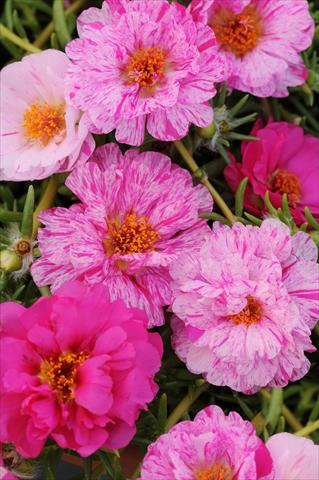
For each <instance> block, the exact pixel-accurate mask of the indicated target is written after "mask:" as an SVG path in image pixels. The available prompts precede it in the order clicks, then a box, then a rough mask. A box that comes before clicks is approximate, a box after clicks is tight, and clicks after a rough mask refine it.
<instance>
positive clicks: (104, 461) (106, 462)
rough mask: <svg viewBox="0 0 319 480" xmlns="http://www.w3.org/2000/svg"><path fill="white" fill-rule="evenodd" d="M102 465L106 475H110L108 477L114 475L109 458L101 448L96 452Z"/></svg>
mask: <svg viewBox="0 0 319 480" xmlns="http://www.w3.org/2000/svg"><path fill="white" fill-rule="evenodd" d="M97 454H98V456H99V458H100V460H101V462H102V464H103V466H104V469H105V473H106V474H107V475H109V476H110V478H113V477H114V472H113V467H112V464H111V462H110V460H109V456H108V454H107V453H106V452H104V451H103V450H98V452H97Z"/></svg>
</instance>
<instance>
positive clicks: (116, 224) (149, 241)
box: [103, 213, 160, 256]
mask: <svg viewBox="0 0 319 480" xmlns="http://www.w3.org/2000/svg"><path fill="white" fill-rule="evenodd" d="M107 227H108V235H107V237H106V238H104V240H103V246H104V251H105V253H106V254H107V256H111V255H113V254H114V253H121V254H122V255H126V254H129V253H145V252H151V251H152V250H154V249H155V247H156V245H155V244H156V242H157V241H158V240H159V239H160V235H159V233H158V232H157V231H156V230H155V229H154V227H153V226H152V225H150V224H149V222H148V219H147V217H146V216H145V215H143V216H141V217H138V216H137V215H136V213H128V214H126V216H125V218H124V221H123V222H122V223H121V222H120V221H119V220H118V219H114V220H109V221H108V222H107Z"/></svg>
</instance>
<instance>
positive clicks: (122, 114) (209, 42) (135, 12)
mask: <svg viewBox="0 0 319 480" xmlns="http://www.w3.org/2000/svg"><path fill="white" fill-rule="evenodd" d="M78 32H79V35H80V38H79V39H76V40H73V41H72V42H71V43H69V44H68V46H67V47H66V52H67V54H68V56H69V57H70V58H71V60H72V62H73V64H72V66H71V67H70V68H69V71H68V78H67V85H68V93H69V97H70V100H71V101H72V103H73V104H74V105H75V106H76V107H78V108H80V109H81V110H83V111H84V112H85V116H86V118H87V119H88V122H89V123H90V124H91V126H90V129H91V131H93V132H96V133H101V132H104V133H108V132H111V131H112V130H114V129H115V128H116V139H117V140H118V141H119V142H122V143H127V144H129V145H141V144H142V143H143V140H144V132H145V127H147V130H148V131H149V133H150V134H151V135H152V136H153V137H155V138H158V139H160V140H165V141H169V140H176V139H178V138H181V137H184V136H185V135H186V134H187V132H188V129H189V125H190V124H191V123H194V124H195V125H198V126H200V127H205V126H208V125H209V124H210V123H211V122H212V119H213V112H212V108H211V106H210V105H209V104H208V100H210V99H211V98H212V97H213V96H214V95H215V94H216V89H215V87H214V83H215V82H220V81H222V80H224V77H225V73H224V64H223V62H222V60H221V58H220V56H219V55H218V54H217V51H216V50H217V47H216V41H215V39H214V36H213V34H212V32H211V30H210V29H209V27H207V26H205V25H203V24H196V23H195V22H194V20H193V18H192V16H191V14H190V13H189V12H188V11H187V10H186V9H185V7H183V6H182V5H180V4H178V3H176V2H175V3H173V4H169V3H168V2H167V0H157V1H151V2H150V1H149V0H139V1H133V2H130V1H128V0H120V1H119V0H106V1H105V2H104V3H103V6H102V9H101V10H99V9H97V8H89V9H88V10H86V11H84V12H83V13H82V14H81V15H80V17H79V19H78Z"/></svg>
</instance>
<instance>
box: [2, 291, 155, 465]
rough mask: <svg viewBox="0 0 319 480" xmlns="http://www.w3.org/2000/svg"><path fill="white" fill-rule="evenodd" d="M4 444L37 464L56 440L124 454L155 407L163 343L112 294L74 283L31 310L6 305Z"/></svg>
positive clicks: (65, 445) (86, 449) (64, 444)
mask: <svg viewBox="0 0 319 480" xmlns="http://www.w3.org/2000/svg"><path fill="white" fill-rule="evenodd" d="M1 308H2V315H1V318H2V320H3V327H2V328H3V331H2V335H1V357H0V362H1V384H0V385H1V420H0V440H1V441H4V442H10V443H13V444H14V445H15V447H16V449H17V450H18V452H19V453H21V455H23V456H24V457H35V456H37V455H38V454H39V453H40V452H41V449H42V448H43V446H44V444H45V441H46V440H47V438H48V437H52V438H53V439H54V440H55V441H56V442H57V443H58V444H59V445H60V446H61V447H62V448H70V449H72V450H75V451H77V452H78V453H79V454H80V455H82V456H87V455H90V454H91V453H93V452H94V451H96V450H97V449H98V448H100V447H105V448H121V447H124V446H125V445H127V444H128V443H129V441H130V440H131V438H132V437H133V435H134V433H135V421H136V419H137V417H138V415H139V412H140V410H141V409H145V408H146V403H147V402H150V401H151V400H153V398H154V396H155V394H156V392H157V386H156V384H155V383H154V381H153V377H154V375H155V373H156V372H157V371H158V370H159V368H160V363H161V355H162V342H161V338H160V336H159V335H158V334H153V333H148V331H147V317H146V315H145V313H144V312H142V311H140V310H137V309H133V308H131V309H130V308H127V307H126V306H125V305H124V303H123V302H122V301H121V300H118V301H116V302H113V303H111V302H110V300H109V299H108V293H107V288H106V287H104V286H102V285H99V286H95V287H87V286H85V285H83V284H81V283H80V282H70V283H66V284H65V286H64V287H62V288H61V289H59V290H58V291H57V292H56V293H55V294H54V295H53V296H52V297H42V298H41V299H40V300H38V301H37V302H36V303H35V304H33V305H32V306H31V307H29V308H28V309H25V308H24V307H22V306H21V305H18V304H15V303H5V304H3V305H2V307H1Z"/></svg>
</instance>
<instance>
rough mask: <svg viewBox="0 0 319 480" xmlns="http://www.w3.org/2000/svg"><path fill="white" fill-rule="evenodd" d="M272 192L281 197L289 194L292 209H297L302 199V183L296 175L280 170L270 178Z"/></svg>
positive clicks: (288, 198)
mask: <svg viewBox="0 0 319 480" xmlns="http://www.w3.org/2000/svg"><path fill="white" fill-rule="evenodd" d="M270 185H271V190H272V191H273V192H278V193H280V194H281V195H283V194H284V193H286V194H287V200H288V204H289V205H290V207H296V206H297V203H298V202H299V200H300V198H301V182H300V180H299V178H298V177H297V175H295V174H294V173H290V172H286V170H282V169H281V168H279V169H278V170H276V171H275V172H274V174H273V175H272V176H271V178H270Z"/></svg>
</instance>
